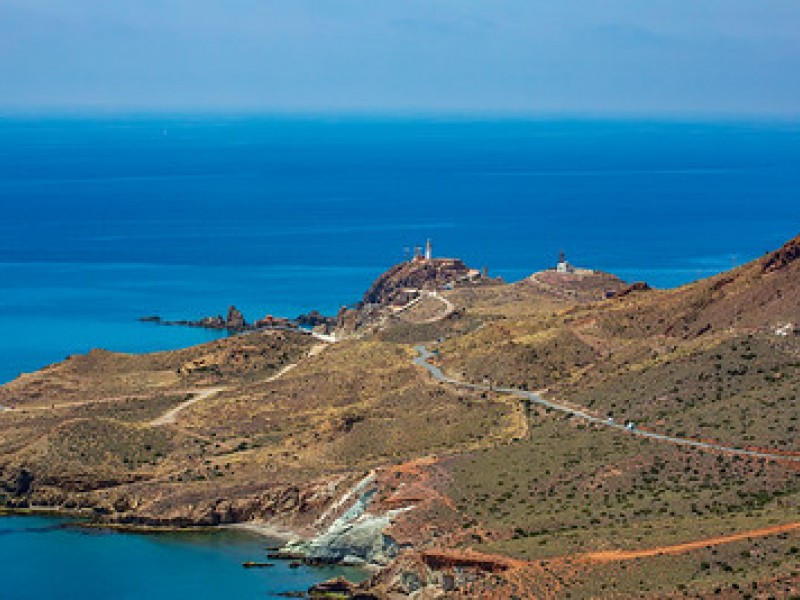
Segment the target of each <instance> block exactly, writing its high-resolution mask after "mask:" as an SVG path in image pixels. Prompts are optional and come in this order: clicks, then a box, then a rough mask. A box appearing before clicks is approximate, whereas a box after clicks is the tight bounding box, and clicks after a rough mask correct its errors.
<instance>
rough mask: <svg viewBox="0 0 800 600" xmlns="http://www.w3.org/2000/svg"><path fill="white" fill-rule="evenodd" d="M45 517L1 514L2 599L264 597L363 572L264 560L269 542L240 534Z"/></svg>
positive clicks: (355, 576)
mask: <svg viewBox="0 0 800 600" xmlns="http://www.w3.org/2000/svg"><path fill="white" fill-rule="evenodd" d="M67 522H68V521H66V520H64V519H58V518H51V517H38V516H37V517H28V516H25V517H0V580H1V581H2V584H1V585H0V598H3V599H4V600H42V599H45V598H46V599H48V600H60V599H63V600H78V599H82V600H108V599H111V598H114V599H120V600H121V599H131V600H133V599H136V600H141V599H150V600H161V599H164V600H175V599H177V598H191V599H193V600H203V599H208V600H219V599H222V598H236V599H237V600H238V599H242V600H247V599H264V598H275V597H278V596H276V594H278V593H280V592H287V591H303V590H306V589H308V587H310V586H311V585H313V584H314V583H316V582H318V581H320V580H322V579H327V578H329V577H333V576H336V575H346V576H348V577H349V578H351V579H353V580H356V581H358V580H360V579H363V578H364V577H365V575H364V573H363V572H362V571H358V570H355V569H342V568H311V567H300V568H298V569H290V568H289V566H288V563H286V562H282V561H272V562H275V566H274V567H271V568H266V569H244V568H243V567H242V562H244V561H251V560H255V561H259V560H262V561H263V560H265V548H266V547H267V546H268V545H269V542H268V541H266V540H265V539H264V538H262V537H257V536H253V535H250V534H246V533H240V532H213V533H193V534H189V533H186V534H157V535H137V534H121V533H114V532H109V531H102V530H85V529H77V528H64V524H65V523H67Z"/></svg>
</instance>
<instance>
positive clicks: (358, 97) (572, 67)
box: [0, 0, 800, 118]
mask: <svg viewBox="0 0 800 600" xmlns="http://www.w3.org/2000/svg"><path fill="white" fill-rule="evenodd" d="M797 31H800V3H797V2H794V1H792V0H767V1H766V2H762V3H759V4H758V5H753V4H752V3H750V2H745V1H744V0H726V1H724V2H723V1H722V0H677V1H675V0H673V1H672V2H667V1H665V0H655V1H653V2H649V3H647V4H642V3H639V2H635V1H634V0H609V1H608V2H604V3H603V5H602V7H599V6H596V5H595V4H594V3H591V2H584V1H576V2H573V3H570V4H569V5H562V4H559V5H550V4H544V5H542V4H538V3H536V4H534V3H531V2H528V1H525V0H500V1H498V2H493V3H487V2H478V1H473V0H458V1H456V0H428V1H424V2H423V1H422V0H404V1H402V2H400V1H398V0H376V1H375V2H371V3H369V4H364V3H356V2H353V1H352V0H330V1H328V2H325V3H320V2H314V1H313V0H295V1H293V2H291V3H289V2H276V1H270V0H258V1H257V0H229V1H228V2H224V3H223V2H221V1H219V0H192V1H190V0H161V1H159V2H157V1H156V0H142V1H140V2H137V3H125V4H119V3H114V4H110V3H107V2H102V1H101V0H71V1H69V2H68V1H67V0H0V89H2V90H3V93H2V94H1V95H0V113H4V114H19V113H22V114H53V113H56V114H58V113H73V114H148V115H151V114H164V113H167V114H170V113H171V114H178V113H181V114H204V113H211V114H234V115H236V114H241V115H252V114H278V115H299V116H307V115H321V116H326V115H333V116H340V115H367V116H370V115H377V116H381V115H390V116H391V115H400V116H404V115H405V116H423V117H424V116H434V117H437V116H446V117H451V116H456V117H458V116H459V115H463V116H487V117H512V118H513V117H528V118H550V117H567V118H571V117H578V118H581V117H590V118H591V117H598V118H606V117H614V118H624V117H629V116H630V117H633V118H639V117H648V116H654V117H658V118H662V117H663V118H709V117H721V118H752V117H765V118H774V117H777V118H796V117H797V116H800V77H798V76H797V73H799V72H800V36H798V35H797V33H796V32H797Z"/></svg>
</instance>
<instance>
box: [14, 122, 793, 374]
mask: <svg viewBox="0 0 800 600" xmlns="http://www.w3.org/2000/svg"><path fill="white" fill-rule="evenodd" d="M0 156H2V160H0V198H2V213H0V291H1V292H2V293H1V294H0V324H1V325H2V327H3V331H4V335H3V336H2V338H0V381H4V380H8V379H10V378H12V377H14V376H15V375H16V374H17V373H19V372H20V371H25V370H31V369H34V368H37V367H40V366H43V365H44V364H46V363H49V362H52V361H55V360H60V359H62V358H63V357H64V355H66V354H69V353H72V352H78V351H86V350H88V349H89V348H92V347H95V346H103V347H107V348H109V349H115V350H126V351H147V350H154V349H162V348H172V347H178V346H181V345H186V344H190V343H197V342H200V341H203V340H205V339H209V337H210V336H211V334H210V333H208V332H204V331H196V330H185V329H174V328H159V327H156V326H148V325H143V324H139V323H137V322H136V318H137V317H139V316H142V315H148V314H160V315H163V316H165V317H168V318H196V317H200V316H203V315H207V314H217V313H220V312H223V311H224V310H226V309H227V306H228V305H229V304H236V305H237V306H239V307H240V308H241V309H242V310H243V312H244V313H245V316H246V317H248V318H250V319H255V318H258V317H262V316H264V315H265V314H267V313H270V314H278V315H287V316H296V315H297V314H298V313H299V312H303V311H308V310H311V309H314V308H317V309H320V310H322V311H324V312H329V313H330V312H333V311H335V310H337V309H338V308H339V306H341V305H342V304H345V303H350V302H353V301H355V300H357V299H358V298H359V296H360V295H361V293H362V292H363V290H364V289H365V288H366V287H367V286H368V285H369V283H370V282H371V281H372V279H374V277H375V276H377V275H378V274H380V273H381V272H382V271H383V270H385V269H386V268H387V267H388V266H390V265H391V264H393V263H396V262H398V261H400V260H403V258H404V256H405V252H406V250H405V249H407V248H408V249H412V248H413V246H414V245H416V244H420V245H421V244H423V243H424V242H425V239H426V238H432V239H433V243H434V254H436V255H446V256H458V257H461V258H463V259H464V260H465V261H466V262H467V263H468V264H470V265H472V266H475V267H482V266H484V265H486V266H488V267H489V271H490V274H498V275H503V276H504V277H506V278H508V279H518V278H521V277H523V276H525V275H527V274H529V273H530V272H533V271H536V270H539V269H543V268H547V267H550V266H552V265H553V264H554V262H555V259H556V257H557V255H558V252H559V251H560V250H564V251H566V253H567V258H568V259H569V260H570V261H571V262H573V263H575V264H577V265H579V266H587V267H592V268H598V269H603V270H608V271H612V272H615V273H617V274H619V275H620V276H622V277H623V278H625V279H628V280H647V281H648V282H649V283H651V284H653V285H656V286H662V287H667V286H675V285H680V284H682V283H686V282H688V281H691V280H693V279H696V278H697V277H698V276H707V275H711V274H713V273H716V272H719V271H721V270H724V269H727V268H730V266H731V265H732V264H739V263H741V262H744V261H746V260H750V259H753V258H755V257H757V256H759V255H761V254H762V253H763V252H765V251H767V250H770V249H772V248H774V247H776V246H778V245H780V244H781V243H782V242H783V241H785V240H786V239H788V238H790V237H793V236H794V235H796V234H797V233H798V232H800V124H798V123H792V122H777V121H775V122H728V123H703V122H648V121H636V120H627V121H581V120H561V121H546V120H540V121H524V120H468V119H451V120H436V119H427V120H424V119H417V120H413V119H388V118H387V119H377V118H375V119H366V118H363V119H357V118H333V117H330V118H326V117H319V118H294V119H290V118H279V117H263V118H247V119H245V118H241V119H234V118H199V117H191V118H188V117H187V118H178V117H172V118H152V117H151V118H106V119H98V120H80V119H21V118H5V119H2V120H0Z"/></svg>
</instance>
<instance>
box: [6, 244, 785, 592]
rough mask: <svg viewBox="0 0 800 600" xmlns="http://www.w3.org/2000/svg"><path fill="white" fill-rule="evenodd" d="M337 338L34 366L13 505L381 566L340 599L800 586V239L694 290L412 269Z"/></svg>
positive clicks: (569, 277)
mask: <svg viewBox="0 0 800 600" xmlns="http://www.w3.org/2000/svg"><path fill="white" fill-rule="evenodd" d="M336 333H337V337H336V339H337V341H336V342H335V343H327V342H324V341H320V340H318V339H314V338H313V337H311V336H309V335H307V334H303V333H300V332H291V331H258V332H253V333H247V334H243V335H239V336H234V337H230V338H227V339H225V340H220V341H216V342H213V343H211V344H205V345H202V346H197V347H194V348H189V349H186V350H180V351H175V352H163V353H157V354H151V355H143V356H127V355H121V354H114V353H110V352H105V351H101V350H97V351H93V352H91V353H90V354H88V355H85V356H74V357H70V358H69V359H67V360H66V361H64V362H63V363H59V364H57V365H53V366H51V367H48V368H46V369H44V370H42V371H40V372H38V373H33V374H27V375H23V376H22V377H20V378H19V379H17V380H16V381H14V382H11V383H9V384H7V385H6V386H3V387H2V388H0V406H3V407H7V410H3V411H0V499H1V500H2V502H3V503H4V504H5V505H6V506H7V507H9V508H16V509H20V508H29V507H51V508H56V509H58V510H61V511H65V512H79V513H81V514H84V515H87V516H89V517H91V518H92V519H94V520H97V521H99V522H102V523H106V524H117V525H125V526H148V527H154V526H156V527H159V526H160V527H166V526H169V527H192V526H199V525H220V524H228V523H254V524H258V525H261V526H265V527H267V526H269V527H271V528H273V529H281V530H284V531H285V530H287V529H288V530H291V531H293V532H294V533H295V534H296V535H297V536H298V538H299V539H298V540H296V541H295V542H294V543H292V544H289V545H287V547H286V548H285V549H284V552H283V554H284V555H285V556H286V557H295V558H302V559H304V560H307V561H308V562H338V561H343V562H351V563H352V562H360V561H365V562H368V563H373V564H375V565H377V566H379V570H377V571H376V573H375V574H374V575H373V576H372V577H371V578H370V579H369V580H368V581H367V582H366V583H365V584H363V585H361V586H350V585H348V584H346V583H345V582H332V583H331V584H330V587H329V588H327V591H324V590H320V591H319V593H323V592H324V593H331V594H332V593H336V594H340V595H344V596H348V595H349V596H357V595H359V594H360V595H361V597H369V595H372V597H404V596H407V595H410V594H416V597H421V598H426V597H442V596H444V597H463V598H474V597H486V598H513V597H518V598H525V597H537V598H538V597H554V598H561V597H568V596H569V597H572V598H584V597H587V598H588V597H621V598H622V597H654V598H655V597H658V598H662V597H678V596H690V597H707V596H713V595H716V596H719V597H726V598H727V597H764V598H769V597H776V598H782V597H793V596H797V595H798V594H800V550H798V548H800V460H799V459H800V445H798V440H800V436H799V435H798V427H800V424H799V423H798V417H799V416H800V410H798V408H800V406H799V404H798V396H800V238H797V239H795V240H792V241H791V242H789V243H787V244H786V245H785V246H784V247H783V248H781V249H779V250H777V251H776V252H774V253H772V254H770V255H767V256H765V257H764V258H762V259H760V260H757V261H754V262H752V263H750V264H747V265H744V266H742V267H740V268H738V269H736V270H733V271H730V272H727V273H724V274H721V275H718V276H716V277H712V278H710V279H706V280H702V281H699V282H697V283H694V284H690V285H686V286H683V287H681V288H678V289H674V290H653V289H650V288H649V286H647V285H644V284H636V285H632V286H629V285H627V284H625V283H624V282H622V281H620V280H619V279H617V278H615V277H614V276H613V275H609V274H605V273H599V272H595V273H591V272H583V271H581V272H575V273H557V272H555V271H544V272H540V273H536V274H534V275H532V276H531V277H530V278H528V279H526V280H524V281H522V282H518V283H514V284H505V283H503V282H501V281H498V280H491V279H488V278H485V277H482V276H481V275H480V274H479V273H477V272H476V271H471V270H470V269H468V268H467V267H466V266H465V265H464V264H463V263H461V262H460V261H457V260H448V259H434V260H433V261H426V260H424V259H417V260H416V261H412V262H408V263H403V264H401V265H398V266H396V267H394V268H392V269H391V270H390V271H388V272H387V273H386V274H384V275H383V276H382V277H381V278H380V279H379V280H378V281H376V283H375V284H374V285H373V287H372V288H371V289H370V290H369V291H368V292H367V294H366V295H365V297H364V299H363V301H362V302H361V303H360V304H359V305H357V306H356V307H355V308H353V309H351V310H347V311H343V312H342V313H341V314H340V315H339V317H338V320H337V331H336ZM418 345H425V346H426V347H427V348H428V350H431V351H434V355H433V358H431V359H430V361H431V362H434V363H435V364H436V365H437V366H438V367H439V368H441V369H442V371H443V372H444V373H445V375H446V376H447V377H449V378H451V379H450V380H449V381H443V382H440V381H437V380H436V379H434V378H433V377H432V376H431V374H430V373H429V372H428V371H427V370H425V369H423V368H421V367H420V366H419V365H418V364H415V363H414V362H413V361H414V359H415V357H416V356H417V351H416V350H415V346H418ZM459 382H461V383H459ZM508 388H514V389H516V390H531V391H539V393H540V395H541V396H542V397H544V398H545V400H547V401H549V402H551V403H553V405H556V406H559V407H561V408H559V409H554V408H552V405H551V406H547V405H544V404H538V403H536V402H530V401H528V400H526V399H524V398H523V397H521V396H520V395H518V394H512V393H510V392H509V391H508ZM570 410H571V411H578V412H579V414H576V413H574V412H573V413H570V412H569V411H570ZM581 415H583V416H581ZM586 416H588V417H591V418H592V419H595V420H590V419H587V418H585V417H586ZM627 422H632V423H634V424H635V425H631V430H630V431H629V430H628V429H626V428H625V427H623V426H621V424H623V423H627ZM617 424H620V425H619V426H617ZM638 432H646V433H654V434H663V435H664V436H667V437H666V438H664V439H659V438H654V437H645V436H644V435H640V433H638ZM681 441H689V442H692V443H695V445H686V444H683V443H680V442H681ZM697 442H706V443H709V444H712V445H713V447H712V446H702V445H697V444H696V443H697ZM748 451H755V452H758V453H760V454H758V455H753V454H748V453H747V452H748Z"/></svg>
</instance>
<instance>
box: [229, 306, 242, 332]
mask: <svg viewBox="0 0 800 600" xmlns="http://www.w3.org/2000/svg"><path fill="white" fill-rule="evenodd" d="M245 326H247V322H246V321H245V320H244V315H243V314H242V313H241V311H240V310H239V309H238V308H236V307H235V306H231V307H230V308H228V317H227V318H226V319H225V327H227V328H228V329H242V328H244V327H245Z"/></svg>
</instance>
